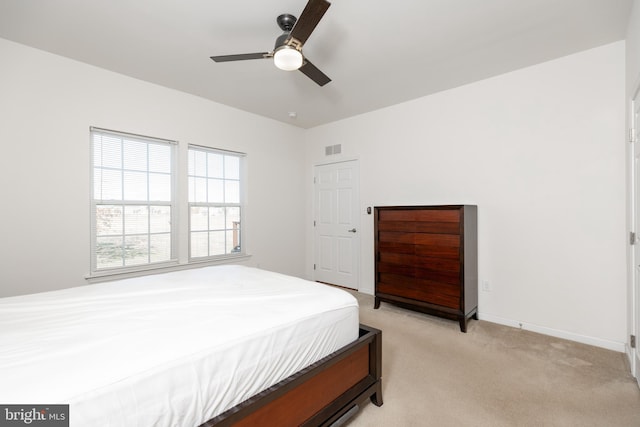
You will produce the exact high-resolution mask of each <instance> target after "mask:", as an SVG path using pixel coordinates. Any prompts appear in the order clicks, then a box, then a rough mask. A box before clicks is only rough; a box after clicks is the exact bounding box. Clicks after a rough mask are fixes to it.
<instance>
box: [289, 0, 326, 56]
mask: <svg viewBox="0 0 640 427" xmlns="http://www.w3.org/2000/svg"><path fill="white" fill-rule="evenodd" d="M329 6H331V3H329V2H328V1H327V0H309V3H307V5H306V6H305V7H304V10H303V11H302V14H300V18H298V20H297V21H296V23H295V25H294V26H293V29H291V33H290V34H289V37H290V38H294V39H296V40H298V41H299V42H300V44H301V45H303V44H304V43H305V42H306V41H307V39H308V38H309V36H310V35H311V33H312V32H313V30H314V29H315V28H316V25H318V22H320V19H322V16H324V13H325V12H326V11H327V9H329Z"/></svg>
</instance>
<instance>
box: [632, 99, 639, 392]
mask: <svg viewBox="0 0 640 427" xmlns="http://www.w3.org/2000/svg"><path fill="white" fill-rule="evenodd" d="M632 106H633V107H632V108H633V114H632V119H633V120H632V129H633V132H634V135H633V141H634V142H633V143H632V147H633V148H632V153H633V176H634V183H633V192H634V194H633V198H634V219H633V222H634V224H633V227H634V228H633V229H634V230H635V232H636V235H637V234H638V233H639V232H640V88H639V89H638V91H637V92H636V96H635V98H634V99H633V103H632ZM638 241H639V240H638V238H637V237H636V241H635V247H634V251H633V254H634V255H633V258H634V266H635V274H634V289H633V291H632V293H631V294H632V313H631V321H632V324H633V328H632V330H631V333H632V334H633V335H635V337H636V348H635V349H633V348H632V349H631V359H632V360H631V371H632V373H633V374H634V375H635V377H636V380H637V381H638V384H639V385H640V342H638V341H640V337H639V336H638V335H639V334H640V247H639V245H638Z"/></svg>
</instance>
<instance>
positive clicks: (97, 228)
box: [91, 128, 176, 272]
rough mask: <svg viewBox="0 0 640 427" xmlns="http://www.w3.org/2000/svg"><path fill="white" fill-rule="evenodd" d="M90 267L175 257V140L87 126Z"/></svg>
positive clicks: (125, 266)
mask: <svg viewBox="0 0 640 427" xmlns="http://www.w3.org/2000/svg"><path fill="white" fill-rule="evenodd" d="M91 146H92V147H91V149H92V168H91V169H92V184H93V185H92V206H91V211H92V212H91V213H92V217H91V220H92V271H94V272H95V271H100V270H106V269H121V270H124V271H128V270H136V267H138V269H139V267H140V266H143V265H148V264H154V263H166V262H173V261H175V256H174V252H175V251H174V240H175V230H174V225H173V224H174V223H175V222H174V221H173V220H172V218H173V216H174V214H175V211H176V208H175V179H174V178H175V177H174V175H175V174H174V169H175V166H174V158H175V143H173V142H171V141H166V140H162V139H155V138H148V137H142V136H137V135H129V134H125V133H120V132H114V131H108V130H103V129H97V128H91Z"/></svg>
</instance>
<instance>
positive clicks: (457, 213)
mask: <svg viewBox="0 0 640 427" xmlns="http://www.w3.org/2000/svg"><path fill="white" fill-rule="evenodd" d="M477 212H478V207H477V206H475V205H447V206H377V207H376V208H375V225H374V227H375V269H376V270H375V281H376V283H375V286H376V289H375V290H376V295H375V307H374V308H379V307H380V302H381V301H384V302H389V303H393V304H396V305H399V306H402V307H405V308H409V309H412V310H417V311H421V312H424V313H428V314H432V315H436V316H441V317H446V318H449V319H454V320H458V322H459V323H460V330H461V331H462V332H466V331H467V322H468V320H469V319H470V318H471V317H473V318H475V319H477V310H478V237H477V235H478V232H477V229H478V227H477V222H478V221H477Z"/></svg>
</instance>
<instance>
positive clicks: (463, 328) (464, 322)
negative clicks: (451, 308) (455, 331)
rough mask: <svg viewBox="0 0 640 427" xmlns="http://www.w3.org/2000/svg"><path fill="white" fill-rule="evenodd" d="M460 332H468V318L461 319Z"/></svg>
mask: <svg viewBox="0 0 640 427" xmlns="http://www.w3.org/2000/svg"><path fill="white" fill-rule="evenodd" d="M459 321H460V332H464V333H466V332H467V318H466V317H465V316H462V317H460V320H459Z"/></svg>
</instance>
